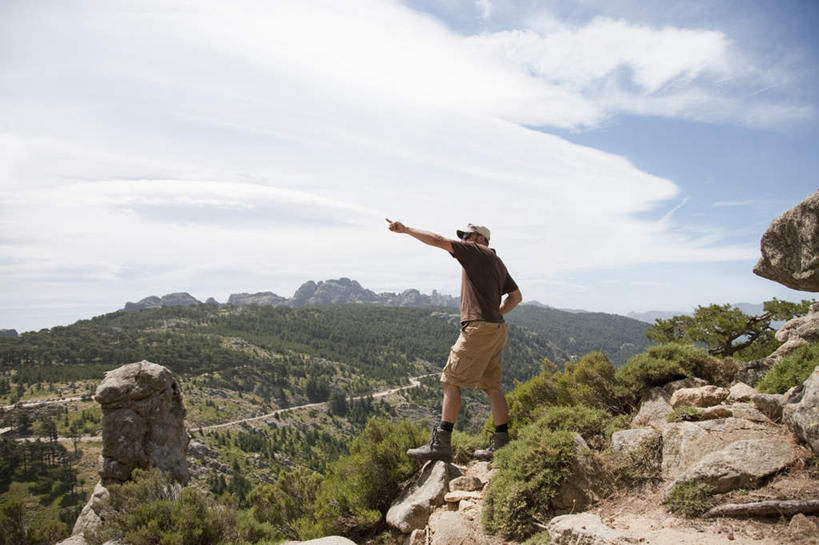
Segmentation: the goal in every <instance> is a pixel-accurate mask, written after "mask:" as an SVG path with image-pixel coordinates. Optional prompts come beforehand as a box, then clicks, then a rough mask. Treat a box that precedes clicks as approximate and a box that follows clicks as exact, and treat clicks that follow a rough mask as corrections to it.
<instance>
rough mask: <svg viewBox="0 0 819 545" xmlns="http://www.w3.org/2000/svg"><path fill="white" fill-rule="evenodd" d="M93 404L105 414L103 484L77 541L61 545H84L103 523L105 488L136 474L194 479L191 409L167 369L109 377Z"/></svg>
mask: <svg viewBox="0 0 819 545" xmlns="http://www.w3.org/2000/svg"><path fill="white" fill-rule="evenodd" d="M94 399H95V400H96V401H97V402H98V403H99V404H100V405H101V406H102V414H103V417H102V456H101V467H100V482H99V483H97V485H96V487H95V488H94V492H93V494H92V495H91V499H90V500H89V501H88V503H87V504H86V505H85V507H83V509H82V512H81V513H80V516H79V518H78V519H77V521H76V522H75V524H74V529H73V532H72V534H73V535H72V537H71V538H69V540H66V541H63V542H62V543H61V544H60V545H75V544H76V545H83V544H84V543H85V539H84V538H83V534H84V533H85V532H86V531H89V530H93V529H95V528H97V527H98V526H99V524H100V522H101V519H100V515H99V506H100V502H102V501H103V500H105V499H106V498H107V497H108V489H107V488H106V487H107V486H108V485H111V484H116V483H122V482H125V481H127V480H128V478H129V477H130V476H131V471H133V470H134V469H135V468H143V469H148V468H151V467H156V468H159V469H161V470H162V471H165V472H166V473H168V474H169V475H170V476H171V477H172V478H173V479H174V480H176V481H177V482H178V483H180V484H185V483H187V482H188V478H189V475H188V467H187V462H186V460H185V456H186V452H187V447H188V440H189V436H188V432H187V429H186V427H185V414H186V409H185V405H184V403H183V401H182V392H181V390H180V389H179V384H178V383H177V382H176V380H175V379H174V378H173V376H172V375H171V372H170V371H168V369H167V368H165V367H163V366H161V365H157V364H155V363H151V362H149V361H141V362H138V363H130V364H128V365H123V366H122V367H119V368H117V369H114V370H113V371H108V372H107V373H106V374H105V378H104V379H103V380H102V382H100V384H99V386H97V391H96V394H95V396H94ZM202 446H203V447H204V445H202ZM204 448H205V449H206V448H207V447H204Z"/></svg>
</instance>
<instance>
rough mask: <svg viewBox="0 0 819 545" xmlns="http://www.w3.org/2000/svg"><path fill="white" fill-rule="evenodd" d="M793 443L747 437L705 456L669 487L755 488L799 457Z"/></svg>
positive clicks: (721, 490) (721, 489)
mask: <svg viewBox="0 0 819 545" xmlns="http://www.w3.org/2000/svg"><path fill="white" fill-rule="evenodd" d="M796 455H797V452H796V449H794V447H793V446H792V445H791V444H790V442H785V441H782V440H781V439H778V438H764V439H745V440H741V441H734V442H733V443H731V444H729V445H728V446H727V447H725V448H723V449H720V450H718V451H716V452H712V453H710V454H708V455H706V456H703V457H702V458H701V459H700V460H699V461H698V462H697V463H695V464H693V465H692V466H690V467H688V468H687V469H685V470H684V471H683V472H682V473H681V474H680V475H679V476H678V477H677V478H676V479H674V480H673V481H672V482H671V484H670V485H669V486H668V490H671V489H672V488H673V487H674V486H676V485H678V484H682V483H704V484H707V485H709V486H710V487H711V490H713V492H714V493H721V492H728V491H730V490H736V489H737V488H756V487H757V486H758V485H759V483H760V482H761V481H762V479H764V478H765V477H768V476H769V475H773V474H774V473H776V472H777V471H780V470H782V469H784V468H785V467H787V466H788V465H790V464H791V463H792V462H793V461H794V459H795V458H796Z"/></svg>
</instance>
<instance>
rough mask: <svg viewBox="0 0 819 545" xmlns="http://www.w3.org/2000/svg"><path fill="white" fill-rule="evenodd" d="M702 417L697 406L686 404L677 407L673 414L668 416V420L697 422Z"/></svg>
mask: <svg viewBox="0 0 819 545" xmlns="http://www.w3.org/2000/svg"><path fill="white" fill-rule="evenodd" d="M699 419H700V413H699V411H697V408H696V407H690V406H688V405H685V406H683V407H676V408H675V409H674V410H673V411H672V412H671V414H669V415H668V416H667V417H666V421H668V422H695V421H697V420H699Z"/></svg>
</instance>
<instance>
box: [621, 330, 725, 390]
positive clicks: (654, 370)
mask: <svg viewBox="0 0 819 545" xmlns="http://www.w3.org/2000/svg"><path fill="white" fill-rule="evenodd" d="M735 374H736V364H735V363H734V362H733V360H730V359H728V360H722V359H719V358H716V357H714V356H711V355H710V354H708V352H706V351H705V350H702V349H699V348H697V347H695V346H693V345H690V344H679V343H669V344H663V345H659V346H652V347H651V348H649V349H648V350H646V351H645V352H643V353H641V354H637V355H636V356H634V357H633V358H631V359H630V360H628V361H627V362H626V364H625V365H624V366H623V367H621V368H620V369H618V370H617V373H616V375H615V376H616V378H617V381H618V382H619V383H620V384H621V385H622V386H623V387H625V389H626V390H627V391H628V392H629V395H630V396H632V397H631V400H632V401H636V400H637V399H639V396H640V395H642V393H643V392H645V390H647V389H649V388H651V387H653V386H662V385H664V384H667V383H669V382H671V381H674V380H677V379H681V378H685V377H690V376H696V377H699V378H701V379H705V380H707V381H708V382H710V383H712V384H719V385H724V384H727V383H728V382H730V380H731V379H732V378H733V377H734V375H735Z"/></svg>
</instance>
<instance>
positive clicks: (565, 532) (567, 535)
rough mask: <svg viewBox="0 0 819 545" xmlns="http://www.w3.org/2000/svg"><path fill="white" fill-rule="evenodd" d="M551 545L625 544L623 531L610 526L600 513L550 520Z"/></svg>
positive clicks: (562, 516) (566, 516)
mask: <svg viewBox="0 0 819 545" xmlns="http://www.w3.org/2000/svg"><path fill="white" fill-rule="evenodd" d="M547 531H548V532H549V537H550V538H551V542H550V543H551V545H625V544H626V543H628V541H627V540H626V537H625V535H624V534H623V533H621V532H619V531H617V530H614V529H612V528H609V527H608V526H606V525H605V524H603V521H602V520H600V517H599V516H598V515H594V514H592V513H579V514H575V515H561V516H559V517H554V518H553V519H552V520H551V521H549V525H548V530H547Z"/></svg>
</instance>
